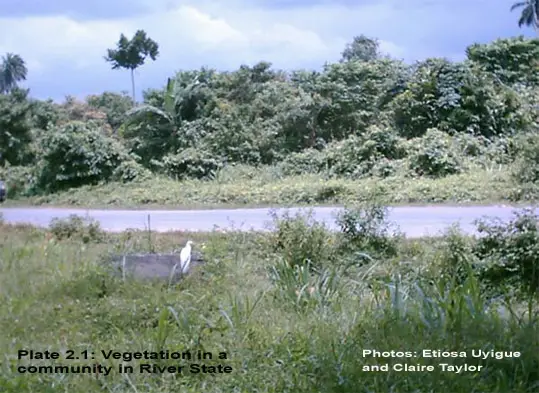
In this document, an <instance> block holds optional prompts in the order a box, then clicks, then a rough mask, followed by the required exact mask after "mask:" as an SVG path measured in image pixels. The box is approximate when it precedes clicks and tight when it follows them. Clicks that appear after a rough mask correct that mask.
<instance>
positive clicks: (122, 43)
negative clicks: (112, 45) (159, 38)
mask: <svg viewBox="0 0 539 393" xmlns="http://www.w3.org/2000/svg"><path fill="white" fill-rule="evenodd" d="M158 55H159V45H158V44H157V42H155V41H154V40H152V39H151V38H150V37H148V36H147V35H146V32H145V31H144V30H137V31H136V32H135V35H134V36H133V38H131V39H128V38H127V37H126V36H125V35H124V34H121V35H120V39H119V40H118V43H117V44H116V49H107V55H106V56H105V60H106V61H107V62H109V63H111V64H112V69H113V70H116V69H118V68H125V69H128V70H130V71H131V84H132V89H133V92H132V93H133V102H135V101H136V100H135V79H134V70H135V69H137V68H138V67H140V66H141V65H143V64H144V63H145V61H146V59H147V58H148V57H149V58H150V59H152V60H155V59H156V58H157V56H158Z"/></svg>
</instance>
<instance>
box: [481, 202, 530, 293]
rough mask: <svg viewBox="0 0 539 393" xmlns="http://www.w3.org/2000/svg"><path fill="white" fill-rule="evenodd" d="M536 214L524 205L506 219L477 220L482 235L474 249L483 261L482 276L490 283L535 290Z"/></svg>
mask: <svg viewBox="0 0 539 393" xmlns="http://www.w3.org/2000/svg"><path fill="white" fill-rule="evenodd" d="M538 222H539V216H537V214H536V213H535V212H534V211H532V210H528V209H524V210H521V211H519V212H516V213H515V214H514V217H513V219H511V220H510V221H509V222H508V223H502V222H501V220H499V219H496V220H480V221H478V223H477V224H478V232H479V233H480V234H481V235H482V236H481V237H480V238H479V239H478V242H477V245H476V247H475V253H476V255H478V257H479V258H481V259H482V261H483V262H484V266H483V268H482V277H483V278H484V279H486V280H487V281H489V282H490V283H492V284H494V285H495V286H498V285H505V286H508V285H509V286H512V287H514V288H517V289H518V290H520V291H522V292H523V293H528V294H530V293H537V292H538V290H539V224H538Z"/></svg>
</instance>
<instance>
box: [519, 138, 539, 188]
mask: <svg viewBox="0 0 539 393" xmlns="http://www.w3.org/2000/svg"><path fill="white" fill-rule="evenodd" d="M516 156H517V159H516V162H515V165H514V168H513V170H512V177H513V179H514V180H515V181H516V183H517V184H526V183H537V182H538V181H539V135H538V134H525V135H522V136H519V137H518V138H517V139H516Z"/></svg>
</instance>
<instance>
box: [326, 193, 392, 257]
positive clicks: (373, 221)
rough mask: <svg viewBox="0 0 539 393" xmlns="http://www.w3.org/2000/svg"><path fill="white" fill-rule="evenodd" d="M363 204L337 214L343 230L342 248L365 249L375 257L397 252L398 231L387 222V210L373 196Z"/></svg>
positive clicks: (359, 250) (388, 255)
mask: <svg viewBox="0 0 539 393" xmlns="http://www.w3.org/2000/svg"><path fill="white" fill-rule="evenodd" d="M372 197H373V199H374V200H373V201H370V202H368V203H366V204H364V205H363V206H361V205H360V206H355V207H349V208H346V209H345V210H343V211H342V212H341V213H340V214H339V216H338V217H337V225H338V226H339V228H340V231H341V233H342V241H341V245H340V247H341V248H343V249H344V250H346V252H348V253H350V252H355V253H357V252H362V253H367V254H368V255H371V256H376V257H392V256H395V255H396V254H397V243H398V239H399V238H398V235H399V234H398V233H397V231H395V228H392V225H391V224H390V223H388V222H387V209H386V208H384V207H383V206H381V205H380V203H379V202H378V201H377V200H376V196H375V195H373V196H372Z"/></svg>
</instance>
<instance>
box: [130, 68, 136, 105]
mask: <svg viewBox="0 0 539 393" xmlns="http://www.w3.org/2000/svg"><path fill="white" fill-rule="evenodd" d="M131 90H132V92H133V105H136V103H137V100H136V99H135V69H134V68H131Z"/></svg>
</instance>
